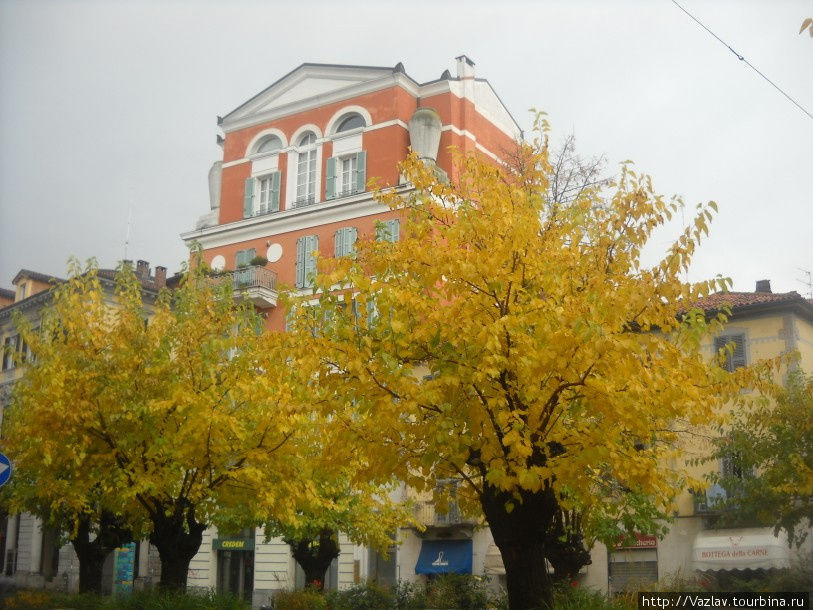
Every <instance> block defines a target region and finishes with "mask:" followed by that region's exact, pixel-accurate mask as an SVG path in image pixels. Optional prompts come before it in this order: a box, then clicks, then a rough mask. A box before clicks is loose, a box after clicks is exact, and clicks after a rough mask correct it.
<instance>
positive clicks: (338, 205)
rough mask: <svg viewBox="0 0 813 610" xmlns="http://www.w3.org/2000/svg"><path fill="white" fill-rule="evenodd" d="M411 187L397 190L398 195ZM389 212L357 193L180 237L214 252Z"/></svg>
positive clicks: (208, 228)
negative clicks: (256, 240) (257, 240)
mask: <svg viewBox="0 0 813 610" xmlns="http://www.w3.org/2000/svg"><path fill="white" fill-rule="evenodd" d="M412 188H413V187H411V186H404V187H399V188H398V190H399V192H401V193H405V192H407V191H409V190H411V189H412ZM388 210H389V208H388V207H387V206H386V205H384V204H382V203H379V202H378V201H376V200H375V199H373V197H372V193H369V192H367V193H360V194H359V195H354V196H351V197H342V198H341V199H336V200H333V201H323V202H320V203H316V204H313V205H309V206H305V207H301V208H293V209H291V210H284V211H282V212H275V213H272V214H266V215H264V216H254V217H252V218H245V219H243V220H238V221H235V222H230V223H227V224H222V225H217V226H214V227H206V228H205V229H196V230H194V231H188V232H186V233H181V239H183V240H184V241H185V242H186V243H187V244H191V243H192V242H198V243H199V244H200V245H201V247H202V248H204V249H208V248H217V247H220V246H228V245H231V244H236V243H241V242H244V241H250V240H254V239H261V238H263V237H271V236H273V235H280V234H282V233H290V232H292V231H301V230H304V229H310V228H312V227H317V226H321V225H326V224H331V223H334V222H345V221H347V220H351V219H353V218H360V217H363V216H371V215H373V214H381V213H382V212H386V211H388Z"/></svg>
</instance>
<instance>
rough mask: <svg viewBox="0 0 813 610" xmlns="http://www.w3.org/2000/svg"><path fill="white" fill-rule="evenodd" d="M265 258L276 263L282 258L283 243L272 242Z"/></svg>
mask: <svg viewBox="0 0 813 610" xmlns="http://www.w3.org/2000/svg"><path fill="white" fill-rule="evenodd" d="M265 258H267V259H268V262H269V263H276V262H277V261H278V260H279V259H281V258H282V245H280V244H271V245H270V246H268V252H266V253H265Z"/></svg>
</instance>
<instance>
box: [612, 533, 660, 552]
mask: <svg viewBox="0 0 813 610" xmlns="http://www.w3.org/2000/svg"><path fill="white" fill-rule="evenodd" d="M634 535H635V541H634V542H632V541H629V542H626V544H625V541H621V542H619V543H618V544H616V545H615V548H616V549H657V548H658V537H657V536H655V535H653V534H638V533H635V534H634Z"/></svg>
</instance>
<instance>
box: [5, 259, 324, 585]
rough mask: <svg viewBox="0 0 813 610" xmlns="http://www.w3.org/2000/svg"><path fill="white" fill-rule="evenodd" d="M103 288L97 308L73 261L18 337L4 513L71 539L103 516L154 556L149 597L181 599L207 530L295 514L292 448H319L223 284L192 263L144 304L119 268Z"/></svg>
mask: <svg viewBox="0 0 813 610" xmlns="http://www.w3.org/2000/svg"><path fill="white" fill-rule="evenodd" d="M116 282H117V285H116V290H115V295H114V297H113V298H112V299H110V298H108V297H107V295H106V293H105V292H104V290H103V289H102V288H101V286H100V283H99V280H98V277H97V274H96V269H95V266H94V265H90V266H88V267H87V268H85V269H80V268H79V266H78V264H76V263H74V264H73V265H72V268H71V277H70V279H69V280H68V281H67V282H66V283H65V284H63V285H60V286H58V287H56V289H55V290H54V298H53V305H52V307H50V308H49V309H48V310H47V312H46V313H45V315H44V318H43V320H42V322H41V324H40V332H36V333H35V332H33V331H32V330H31V328H30V326H29V327H25V325H24V324H23V326H22V336H23V337H24V339H25V340H26V342H27V344H28V345H29V346H30V348H31V351H32V353H33V354H34V356H35V362H34V363H33V364H31V365H30V366H29V367H28V369H27V370H26V374H25V376H24V377H23V379H22V380H21V381H20V382H19V383H18V384H17V385H16V387H15V389H14V395H13V400H12V404H11V406H10V408H9V411H8V413H7V416H6V419H5V422H4V425H5V427H6V429H5V442H4V447H6V450H7V451H8V453H9V455H10V456H11V458H12V459H13V460H14V463H15V466H16V471H15V480H14V483H13V484H12V485H11V488H10V490H9V493H8V495H7V496H6V501H7V502H8V505H9V506H10V507H11V508H12V509H13V510H28V511H33V512H36V513H38V514H40V515H42V514H43V513H47V514H50V515H61V516H62V519H63V521H62V523H63V527H64V528H65V529H66V530H67V531H69V532H71V533H72V535H73V536H74V538H76V537H77V536H85V534H84V532H85V531H86V530H87V528H88V523H87V522H86V521H85V517H86V516H88V515H90V516H91V517H92V519H93V521H94V522H95V524H96V527H98V526H102V525H103V524H104V523H105V522H106V515H112V517H113V518H114V520H115V521H116V523H120V524H121V525H122V526H124V527H126V528H128V529H130V530H131V531H132V534H133V535H135V536H140V535H145V536H148V537H149V540H150V542H151V543H152V544H153V545H155V546H156V547H157V549H158V553H159V556H160V558H161V586H162V587H165V588H170V589H183V588H185V586H186V579H187V572H188V567H189V562H190V560H191V559H192V557H193V556H194V555H195V554H196V553H197V552H198V549H199V548H200V544H201V539H202V535H203V531H204V530H205V529H206V527H208V526H209V525H211V524H216V525H217V524H224V526H225V525H234V524H239V525H241V526H243V527H245V526H247V525H252V524H253V525H258V524H260V523H263V522H265V521H266V520H267V519H268V518H273V519H275V520H276V521H279V522H281V523H285V522H287V521H288V520H289V519H292V518H293V517H294V515H295V512H296V505H297V503H298V501H299V499H300V494H307V487H306V486H303V485H302V481H301V477H300V473H301V472H302V468H301V455H302V451H301V449H302V447H306V446H310V445H312V444H318V442H317V439H316V438H315V437H312V436H310V437H307V438H306V437H305V434H306V433H307V431H309V430H312V427H311V424H312V421H311V418H310V417H309V415H308V414H307V406H306V405H304V404H302V403H301V402H297V401H295V400H293V399H292V398H291V396H292V395H291V392H290V385H289V375H288V365H287V362H286V358H285V356H284V354H282V352H281V351H280V350H281V343H280V342H279V341H277V340H276V336H275V335H269V336H267V337H262V338H260V337H258V335H257V332H256V329H257V328H258V326H259V320H258V318H257V314H256V313H255V312H254V310H253V308H252V307H251V306H250V305H248V304H244V303H239V302H236V301H235V299H234V295H233V294H232V291H231V285H230V284H227V283H223V282H219V283H218V281H217V280H212V279H211V278H209V277H207V276H206V274H205V273H204V269H203V266H202V265H196V266H195V267H194V268H193V269H192V270H191V271H190V272H189V273H187V274H186V276H185V277H184V279H183V281H182V282H181V285H180V287H179V288H178V289H177V290H175V292H174V293H172V294H171V293H169V292H164V293H162V294H161V295H160V297H159V298H158V299H157V301H156V302H155V303H154V304H153V305H151V306H150V307H147V306H146V305H145V303H144V301H143V299H142V291H141V288H140V284H139V282H138V280H137V278H136V276H135V274H134V273H133V271H132V270H131V269H130V268H129V267H127V266H124V267H123V268H122V269H121V271H120V273H119V274H118V277H117V280H116ZM300 424H303V425H302V426H300ZM305 424H307V425H305ZM66 448H69V450H66ZM308 501H311V500H310V499H308ZM99 531H100V532H101V531H102V530H99ZM83 539H85V538H83ZM77 551H80V549H79V548H77ZM81 557H82V555H81V554H80V558H81Z"/></svg>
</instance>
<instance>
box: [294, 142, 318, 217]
mask: <svg viewBox="0 0 813 610" xmlns="http://www.w3.org/2000/svg"><path fill="white" fill-rule="evenodd" d="M296 146H297V151H296V152H297V161H296V205H308V204H310V203H313V202H314V201H316V135H315V134H314V133H313V132H310V131H309V132H307V133H305V134H303V135H302V137H301V138H299V142H297V145H296Z"/></svg>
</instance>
